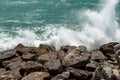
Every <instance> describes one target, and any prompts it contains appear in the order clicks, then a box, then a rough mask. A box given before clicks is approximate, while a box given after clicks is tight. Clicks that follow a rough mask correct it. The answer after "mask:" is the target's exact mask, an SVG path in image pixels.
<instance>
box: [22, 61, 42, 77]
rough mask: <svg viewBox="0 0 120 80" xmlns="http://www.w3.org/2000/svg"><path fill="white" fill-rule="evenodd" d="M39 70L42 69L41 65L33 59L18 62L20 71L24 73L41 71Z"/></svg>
mask: <svg viewBox="0 0 120 80" xmlns="http://www.w3.org/2000/svg"><path fill="white" fill-rule="evenodd" d="M41 70H43V65H42V64H40V63H37V62H34V61H27V62H22V63H21V64H20V71H22V72H23V73H24V74H25V75H26V74H29V73H31V72H35V71H41ZM24 74H23V75H24Z"/></svg>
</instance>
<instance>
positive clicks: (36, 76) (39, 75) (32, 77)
mask: <svg viewBox="0 0 120 80" xmlns="http://www.w3.org/2000/svg"><path fill="white" fill-rule="evenodd" d="M49 78H50V74H49V73H47V72H33V73H30V74H28V75H27V76H25V77H23V78H22V79H21V80H46V79H49ZM49 80H50V79H49Z"/></svg>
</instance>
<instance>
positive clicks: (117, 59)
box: [115, 50, 120, 69]
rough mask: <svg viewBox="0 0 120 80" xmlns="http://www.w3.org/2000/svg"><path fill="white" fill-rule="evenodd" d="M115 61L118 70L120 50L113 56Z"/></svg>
mask: <svg viewBox="0 0 120 80" xmlns="http://www.w3.org/2000/svg"><path fill="white" fill-rule="evenodd" d="M115 59H116V61H117V64H118V66H119V69H120V50H118V51H117V52H116V54H115Z"/></svg>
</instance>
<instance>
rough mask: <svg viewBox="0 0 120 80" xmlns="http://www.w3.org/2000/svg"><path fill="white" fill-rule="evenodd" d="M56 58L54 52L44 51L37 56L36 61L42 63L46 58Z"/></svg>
mask: <svg viewBox="0 0 120 80" xmlns="http://www.w3.org/2000/svg"><path fill="white" fill-rule="evenodd" d="M57 58H58V56H57V53H55V52H50V53H45V54H43V55H41V56H39V57H38V62H39V63H42V64H44V63H45V62H47V61H48V60H56V59H57Z"/></svg>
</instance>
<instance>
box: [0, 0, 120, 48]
mask: <svg viewBox="0 0 120 80" xmlns="http://www.w3.org/2000/svg"><path fill="white" fill-rule="evenodd" d="M118 2H119V0H105V1H104V2H103V5H102V9H101V10H100V11H92V10H89V9H88V10H84V11H82V12H80V13H79V15H77V16H78V17H79V16H81V15H82V16H84V18H87V21H86V22H85V23H84V25H83V26H82V30H81V32H80V31H74V30H71V29H68V28H65V26H61V27H59V28H58V26H57V25H47V26H44V27H43V28H36V29H34V30H18V31H16V33H17V34H18V35H17V36H16V37H11V36H9V35H8V34H7V33H4V32H2V33H1V35H0V36H1V37H0V49H1V50H5V49H10V48H13V47H15V46H16V45H17V44H18V43H22V44H24V45H27V46H38V45H39V44H41V43H47V44H52V45H54V46H56V48H60V46H62V45H75V46H79V45H85V46H87V48H88V49H89V50H91V49H97V48H98V47H99V46H100V45H101V44H103V43H107V42H111V41H118V42H119V41H120V37H119V34H120V29H119V28H118V27H119V25H118V23H117V22H116V13H115V7H116V5H117V3H118ZM80 24H81V23H80ZM39 29H40V30H41V29H44V30H43V31H45V33H44V34H42V37H41V36H38V35H37V34H36V33H35V31H36V30H37V31H38V30H39ZM1 31H2V30H1Z"/></svg>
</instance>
